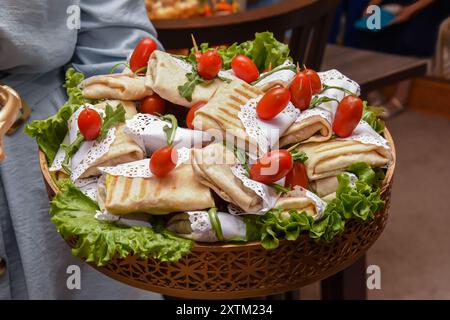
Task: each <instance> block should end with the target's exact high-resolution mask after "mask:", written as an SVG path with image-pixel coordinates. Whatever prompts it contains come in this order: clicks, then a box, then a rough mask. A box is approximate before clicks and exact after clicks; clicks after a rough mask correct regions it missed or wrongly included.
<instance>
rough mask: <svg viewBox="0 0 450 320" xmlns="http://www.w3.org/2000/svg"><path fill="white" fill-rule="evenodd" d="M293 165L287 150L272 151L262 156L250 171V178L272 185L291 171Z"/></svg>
mask: <svg viewBox="0 0 450 320" xmlns="http://www.w3.org/2000/svg"><path fill="white" fill-rule="evenodd" d="M293 165H294V163H293V160H292V156H291V153H290V152H289V151H287V150H274V151H271V152H269V153H267V154H266V155H264V156H262V157H261V158H260V159H258V161H257V162H256V163H255V164H254V165H253V167H252V168H251V169H250V177H251V178H252V179H253V180H255V181H259V182H262V183H265V184H271V183H274V182H276V181H278V180H280V179H281V178H283V177H284V176H286V175H287V174H288V173H289V171H291V169H292V166H293Z"/></svg>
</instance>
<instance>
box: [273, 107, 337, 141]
mask: <svg viewBox="0 0 450 320" xmlns="http://www.w3.org/2000/svg"><path fill="white" fill-rule="evenodd" d="M332 133H333V130H332V128H331V115H330V114H329V113H327V112H326V111H324V110H320V109H308V110H306V111H304V112H303V113H302V114H301V115H300V117H299V118H298V119H297V121H296V122H294V123H293V124H292V125H291V126H290V127H289V128H288V129H287V130H286V132H285V133H284V135H283V136H282V137H281V139H280V146H281V147H284V146H287V145H289V144H295V143H297V142H303V143H307V142H321V141H327V140H329V139H330V138H331V135H332Z"/></svg>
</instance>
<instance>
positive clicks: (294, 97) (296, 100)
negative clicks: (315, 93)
mask: <svg viewBox="0 0 450 320" xmlns="http://www.w3.org/2000/svg"><path fill="white" fill-rule="evenodd" d="M289 90H290V91H291V101H292V103H293V104H294V106H296V107H297V108H299V109H300V110H302V111H303V110H306V109H308V108H309V103H310V102H311V98H312V89H311V81H310V80H309V77H308V76H307V75H306V74H304V73H302V72H300V73H297V75H296V76H295V78H294V80H292V82H291V85H290V87H289Z"/></svg>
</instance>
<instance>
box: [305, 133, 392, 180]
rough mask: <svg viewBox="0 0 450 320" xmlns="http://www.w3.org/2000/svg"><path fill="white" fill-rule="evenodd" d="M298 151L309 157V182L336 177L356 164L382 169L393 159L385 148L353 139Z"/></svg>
mask: <svg viewBox="0 0 450 320" xmlns="http://www.w3.org/2000/svg"><path fill="white" fill-rule="evenodd" d="M297 150H298V151H303V152H305V154H306V156H307V157H308V160H306V161H305V167H306V173H307V175H308V178H309V180H317V179H322V178H325V177H331V176H335V175H336V174H337V173H339V172H342V171H344V170H345V169H346V168H348V167H349V166H350V165H352V164H354V163H356V162H367V163H368V164H369V165H370V166H371V167H382V166H384V165H386V164H388V163H389V162H390V160H391V157H392V156H391V153H390V150H389V149H387V148H386V147H385V146H381V145H377V144H370V143H363V142H361V141H359V140H352V139H348V140H330V141H326V142H315V143H307V144H304V145H300V146H299V147H298V148H297Z"/></svg>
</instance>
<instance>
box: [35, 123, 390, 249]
mask: <svg viewBox="0 0 450 320" xmlns="http://www.w3.org/2000/svg"><path fill="white" fill-rule="evenodd" d="M384 137H385V139H386V140H387V141H388V142H389V146H390V147H391V150H392V162H391V164H390V165H389V168H388V170H387V172H386V177H385V179H384V181H383V185H382V187H381V194H382V195H383V194H384V193H385V192H386V190H387V189H388V186H389V185H391V183H392V179H393V176H394V171H395V165H396V160H397V156H396V149H395V144H394V139H393V138H392V135H391V133H390V132H389V130H388V129H387V128H385V129H384ZM38 156H39V166H40V169H41V172H42V175H43V176H44V179H45V182H46V184H47V185H48V186H49V188H50V189H51V191H52V192H53V194H57V193H58V192H59V189H58V187H57V185H56V183H55V181H54V180H53V178H52V175H51V174H50V171H49V168H48V163H47V159H46V157H45V154H44V152H43V151H42V150H41V149H39V150H38ZM47 193H48V195H49V197H52V196H53V195H52V194H50V190H47ZM284 241H287V240H282V241H280V242H284ZM194 243H195V244H194V246H193V248H192V250H195V251H208V250H215V251H222V250H229V249H232V248H234V249H238V248H241V249H256V248H263V247H262V246H261V243H260V242H259V241H251V242H246V243H221V242H219V243H209V244H201V243H198V242H195V241H194Z"/></svg>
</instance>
